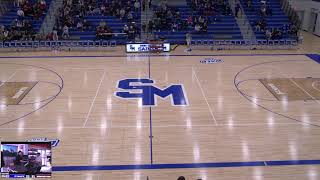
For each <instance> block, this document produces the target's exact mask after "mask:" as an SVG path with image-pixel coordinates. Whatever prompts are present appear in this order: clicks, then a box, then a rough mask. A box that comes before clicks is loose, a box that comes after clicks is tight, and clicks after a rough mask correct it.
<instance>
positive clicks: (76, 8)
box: [51, 0, 141, 39]
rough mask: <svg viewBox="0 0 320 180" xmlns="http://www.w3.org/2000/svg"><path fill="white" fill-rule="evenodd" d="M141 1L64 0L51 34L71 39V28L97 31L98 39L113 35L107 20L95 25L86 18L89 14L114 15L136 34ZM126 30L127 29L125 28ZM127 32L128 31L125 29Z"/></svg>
mask: <svg viewBox="0 0 320 180" xmlns="http://www.w3.org/2000/svg"><path fill="white" fill-rule="evenodd" d="M140 6H141V4H140V1H139V0H135V1H127V0H102V1H100V0H64V1H63V6H62V8H59V9H58V11H57V13H56V23H55V24H56V25H55V27H54V30H53V32H52V33H51V34H53V36H55V33H56V34H57V38H62V39H69V38H70V34H69V29H78V30H80V31H93V30H95V31H96V38H97V39H108V38H110V37H111V36H112V33H113V31H112V29H111V27H110V26H109V25H108V23H107V22H105V21H101V22H100V23H99V25H98V26H96V27H95V26H94V25H92V24H91V22H90V21H87V20H86V17H87V16H114V17H118V18H119V19H121V20H123V21H126V22H127V26H128V27H134V28H130V29H129V30H128V33H129V32H131V35H132V31H133V30H134V33H133V34H134V35H135V34H137V33H138V30H137V29H136V28H135V26H132V24H134V23H133V22H134V20H135V18H136V12H138V11H139V9H140ZM124 31H125V30H124ZM125 32H126V31H125Z"/></svg>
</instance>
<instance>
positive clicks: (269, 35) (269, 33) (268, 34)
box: [265, 29, 272, 40]
mask: <svg viewBox="0 0 320 180" xmlns="http://www.w3.org/2000/svg"><path fill="white" fill-rule="evenodd" d="M265 35H266V39H267V40H270V39H271V36H272V34H271V31H270V30H269V29H267V30H266V33H265Z"/></svg>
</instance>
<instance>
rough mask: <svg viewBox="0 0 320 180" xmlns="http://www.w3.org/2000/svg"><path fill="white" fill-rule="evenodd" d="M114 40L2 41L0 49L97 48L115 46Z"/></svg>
mask: <svg viewBox="0 0 320 180" xmlns="http://www.w3.org/2000/svg"><path fill="white" fill-rule="evenodd" d="M116 46H117V42H116V41H84V40H83V41H4V42H0V49H3V48H34V49H37V48H59V47H66V48H82V47H88V48H90V47H91V48H97V47H116Z"/></svg>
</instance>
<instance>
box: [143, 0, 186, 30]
mask: <svg viewBox="0 0 320 180" xmlns="http://www.w3.org/2000/svg"><path fill="white" fill-rule="evenodd" d="M187 28H188V24H187V21H186V20H185V19H182V18H181V16H180V13H179V11H178V10H177V9H176V8H169V7H168V5H167V4H166V3H164V2H163V3H161V5H160V6H159V7H157V8H156V9H155V11H154V17H153V19H152V20H150V21H149V23H148V31H149V32H153V31H165V30H172V31H180V30H185V29H187Z"/></svg>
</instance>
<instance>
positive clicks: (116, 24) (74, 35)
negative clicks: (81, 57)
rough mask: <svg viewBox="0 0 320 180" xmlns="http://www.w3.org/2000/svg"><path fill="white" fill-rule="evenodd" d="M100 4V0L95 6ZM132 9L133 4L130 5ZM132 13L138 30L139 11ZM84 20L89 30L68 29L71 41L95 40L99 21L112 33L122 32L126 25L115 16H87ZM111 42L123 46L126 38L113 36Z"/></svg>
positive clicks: (124, 20)
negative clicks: (87, 23)
mask: <svg viewBox="0 0 320 180" xmlns="http://www.w3.org/2000/svg"><path fill="white" fill-rule="evenodd" d="M99 3H102V0H98V1H97V4H99ZM132 8H133V4H132ZM132 12H133V16H134V18H133V19H134V22H135V23H136V26H137V27H138V28H139V29H140V26H141V23H140V22H141V20H140V19H141V11H140V10H139V11H137V12H134V11H132ZM84 19H86V20H87V21H88V22H89V23H90V25H91V27H92V28H91V29H90V30H86V31H81V30H78V29H76V28H70V29H69V34H70V36H71V39H78V40H96V27H97V26H99V23H100V22H101V21H103V22H105V23H106V25H107V26H109V27H110V28H111V30H112V32H113V33H121V32H122V30H123V27H124V25H125V24H127V23H128V22H127V20H126V19H125V18H124V19H122V20H121V19H120V18H118V17H115V16H103V15H88V16H85V17H84ZM111 40H116V41H117V44H124V43H125V42H126V41H127V36H123V35H119V36H117V35H113V36H112V38H111Z"/></svg>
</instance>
